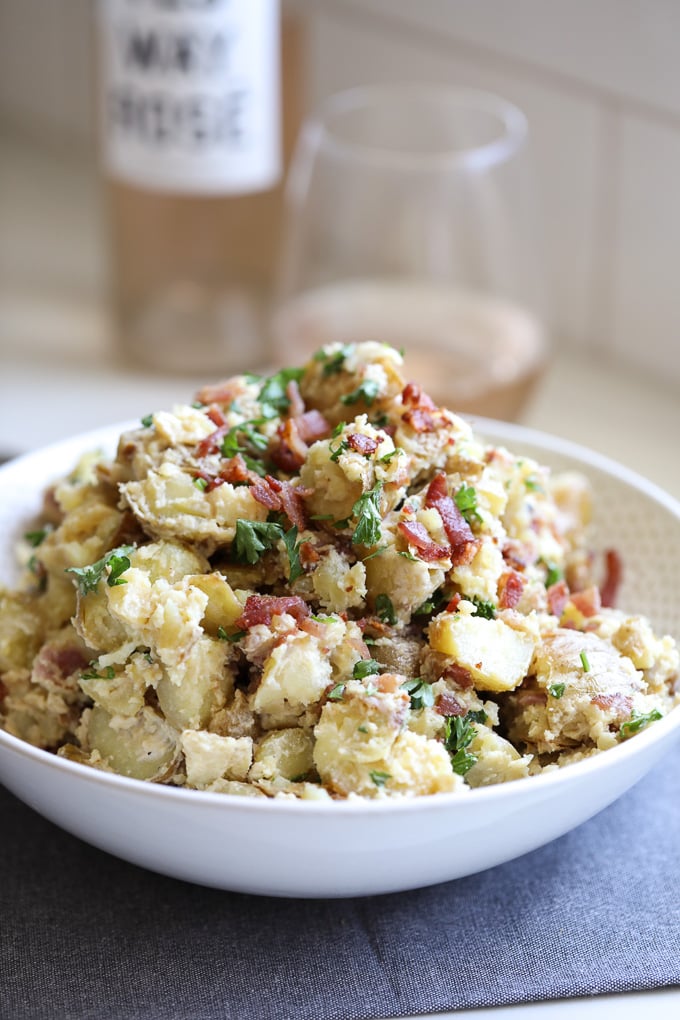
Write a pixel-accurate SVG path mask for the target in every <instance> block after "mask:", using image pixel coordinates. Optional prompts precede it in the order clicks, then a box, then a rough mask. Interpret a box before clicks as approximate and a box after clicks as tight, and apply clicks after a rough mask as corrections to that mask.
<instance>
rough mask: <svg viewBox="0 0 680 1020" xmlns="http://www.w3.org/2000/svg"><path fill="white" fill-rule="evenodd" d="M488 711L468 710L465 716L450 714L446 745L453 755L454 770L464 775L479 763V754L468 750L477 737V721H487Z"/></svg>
mask: <svg viewBox="0 0 680 1020" xmlns="http://www.w3.org/2000/svg"><path fill="white" fill-rule="evenodd" d="M486 718H487V716H486V712H484V711H479V712H468V714H467V715H465V716H460V715H448V716H447V717H446V727H445V729H444V747H445V748H446V750H447V751H448V752H449V755H450V756H451V767H452V768H453V771H454V772H455V773H456V774H457V775H459V776H464V775H465V774H466V772H469V771H470V769H471V768H472V766H473V765H475V764H476V763H477V755H475V754H472V753H471V752H470V751H468V750H467V748H468V747H469V745H470V744H471V743H472V741H473V740H474V739H475V735H476V732H477V731H476V729H475V723H483V722H486Z"/></svg>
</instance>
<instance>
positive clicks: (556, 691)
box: [548, 684, 567, 699]
mask: <svg viewBox="0 0 680 1020" xmlns="http://www.w3.org/2000/svg"><path fill="white" fill-rule="evenodd" d="M566 688H567V685H566V684H550V686H549V687H548V694H549V695H550V696H551V698H558V699H559V698H561V697H562V695H563V694H564V692H565V690H566Z"/></svg>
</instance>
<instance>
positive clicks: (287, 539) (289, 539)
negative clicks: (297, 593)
mask: <svg viewBox="0 0 680 1020" xmlns="http://www.w3.org/2000/svg"><path fill="white" fill-rule="evenodd" d="M297 536H298V529H297V527H296V526H295V524H294V525H293V526H292V528H291V529H290V530H289V531H284V532H283V535H282V536H281V537H282V538H283V544H284V545H285V547H286V552H287V553H288V567H289V569H288V583H289V584H292V583H293V581H296V580H297V579H298V577H300V576H301V575H302V564H301V563H300V546H301V545H302V542H298V541H297Z"/></svg>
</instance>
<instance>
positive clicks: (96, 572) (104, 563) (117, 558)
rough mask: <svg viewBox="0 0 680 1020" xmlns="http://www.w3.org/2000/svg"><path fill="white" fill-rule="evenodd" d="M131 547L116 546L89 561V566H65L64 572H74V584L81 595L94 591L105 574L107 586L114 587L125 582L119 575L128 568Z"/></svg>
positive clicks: (132, 547)
mask: <svg viewBox="0 0 680 1020" xmlns="http://www.w3.org/2000/svg"><path fill="white" fill-rule="evenodd" d="M133 549H134V546H132V545H121V546H118V548H117V549H112V550H111V552H108V553H107V554H106V556H102V558H101V559H100V560H97V562H96V563H91V564H90V566H89V567H66V573H67V574H75V577H76V584H77V586H78V591H79V592H80V594H81V595H87V594H88V592H91V591H96V590H97V587H98V585H99V582H100V581H101V579H102V577H104V576H106V583H107V584H108V586H109V588H114V587H115V586H116V585H118V584H127V581H126V580H125V578H124V577H121V576H120V575H121V574H124V573H125V571H126V570H128V569H129V567H130V556H129V554H130V553H131V552H132V550H133Z"/></svg>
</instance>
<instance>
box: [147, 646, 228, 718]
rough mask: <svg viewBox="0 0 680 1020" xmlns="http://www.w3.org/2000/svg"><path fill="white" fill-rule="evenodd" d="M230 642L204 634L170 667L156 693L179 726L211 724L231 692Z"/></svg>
mask: <svg viewBox="0 0 680 1020" xmlns="http://www.w3.org/2000/svg"><path fill="white" fill-rule="evenodd" d="M228 654H229V646H228V645H227V644H225V643H224V642H223V641H218V640H216V639H214V638H210V637H202V638H200V640H199V641H197V642H196V644H195V645H194V646H193V647H192V648H191V650H190V651H189V652H188V654H187V656H186V657H185V658H184V659H183V661H182V662H181V663H177V664H176V665H175V666H172V667H168V668H167V670H166V672H165V675H164V676H163V677H162V679H161V680H160V681H159V682H158V685H157V689H156V693H157V694H158V702H159V704H160V706H161V708H162V709H163V712H164V714H165V717H166V718H167V719H168V721H169V722H170V723H171V724H172V725H173V726H174V727H175V728H176V729H178V730H187V729H192V730H195V729H200V728H202V727H204V726H207V725H208V724H209V723H210V721H211V720H212V719H213V718H214V717H215V716H216V715H217V713H218V712H219V711H221V710H222V709H223V708H224V707H225V705H226V701H227V698H228V697H229V696H230V695H231V692H232V691H233V687H234V680H233V676H232V674H231V672H230V671H229V670H228V669H227V667H226V659H227V656H228Z"/></svg>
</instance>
